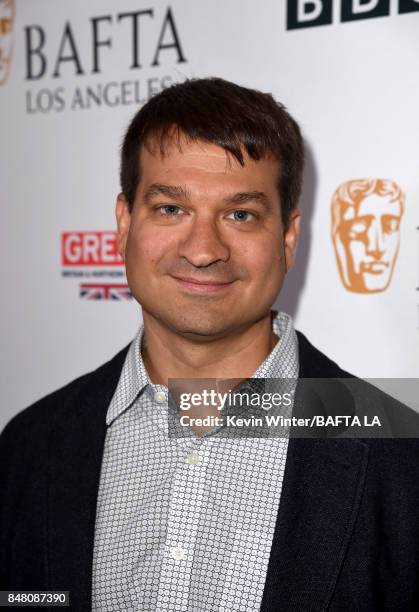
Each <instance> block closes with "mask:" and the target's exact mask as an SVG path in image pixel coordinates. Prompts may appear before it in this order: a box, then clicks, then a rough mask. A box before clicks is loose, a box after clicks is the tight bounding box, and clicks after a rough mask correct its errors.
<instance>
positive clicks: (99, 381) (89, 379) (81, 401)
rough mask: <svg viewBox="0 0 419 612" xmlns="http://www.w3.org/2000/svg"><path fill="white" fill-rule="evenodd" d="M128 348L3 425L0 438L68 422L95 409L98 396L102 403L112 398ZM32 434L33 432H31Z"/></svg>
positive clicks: (46, 396)
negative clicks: (85, 410) (77, 415)
mask: <svg viewBox="0 0 419 612" xmlns="http://www.w3.org/2000/svg"><path fill="white" fill-rule="evenodd" d="M128 348H129V345H127V346H125V347H124V348H123V349H121V350H120V351H119V352H118V353H117V354H116V355H115V356H114V357H112V358H111V359H110V360H109V361H107V362H106V363H104V364H102V365H101V366H99V367H98V368H96V369H95V370H93V371H91V372H88V373H86V374H83V375H82V376H79V377H77V378H76V379H74V380H72V381H71V382H69V383H67V384H66V385H64V386H63V387H60V388H59V389H56V390H55V391H53V392H51V393H49V394H48V395H45V396H44V397H42V398H40V399H39V400H37V401H36V402H34V403H33V404H31V405H30V406H28V407H27V408H25V409H24V410H22V411H21V412H19V413H18V414H16V415H15V416H14V417H13V418H12V419H11V420H10V421H9V422H8V423H7V425H6V427H5V428H4V430H3V432H2V433H1V437H2V438H5V437H9V436H11V435H13V436H14V434H17V433H18V432H25V431H26V432H27V431H28V430H31V431H32V433H33V434H34V433H35V432H36V431H38V432H41V431H42V430H45V429H49V428H50V427H51V424H52V423H53V422H54V421H57V420H58V421H59V420H60V419H66V418H71V417H72V416H75V413H77V412H78V411H79V410H83V409H84V408H85V407H86V405H89V406H93V407H94V405H95V398H97V397H98V395H100V396H101V398H102V403H103V399H107V397H109V401H110V399H111V398H112V394H113V392H114V390H115V388H116V385H117V383H118V380H119V376H120V373H121V370H122V366H123V363H124V359H125V357H126V354H127V351H128ZM34 430H35V432H34Z"/></svg>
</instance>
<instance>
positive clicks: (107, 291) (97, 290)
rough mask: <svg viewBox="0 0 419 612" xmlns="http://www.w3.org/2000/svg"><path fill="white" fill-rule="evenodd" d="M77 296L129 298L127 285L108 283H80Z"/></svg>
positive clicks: (100, 298)
mask: <svg viewBox="0 0 419 612" xmlns="http://www.w3.org/2000/svg"><path fill="white" fill-rule="evenodd" d="M79 296H80V297H81V298H83V299H84V300H131V299H132V293H131V291H130V288H129V287H128V285H121V284H109V283H82V284H81V285H80V293H79Z"/></svg>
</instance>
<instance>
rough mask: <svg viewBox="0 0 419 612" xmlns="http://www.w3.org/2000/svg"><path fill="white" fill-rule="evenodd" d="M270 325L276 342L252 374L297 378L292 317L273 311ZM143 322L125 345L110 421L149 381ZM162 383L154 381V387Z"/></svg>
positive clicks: (296, 351) (296, 353) (129, 404)
mask: <svg viewBox="0 0 419 612" xmlns="http://www.w3.org/2000/svg"><path fill="white" fill-rule="evenodd" d="M273 315H275V316H273V317H272V329H273V332H274V334H276V335H277V336H278V337H279V342H277V344H276V345H275V347H274V348H273V350H272V351H271V352H270V353H269V355H268V356H267V357H266V359H265V360H264V361H263V363H261V364H260V366H259V367H258V368H257V370H256V372H255V373H254V374H253V376H252V377H251V378H297V377H298V369H299V360H298V341H297V335H296V333H295V329H294V325H293V322H292V319H291V317H290V316H289V315H288V314H286V313H285V312H278V313H277V312H273ZM143 336H144V326H143V325H141V326H140V328H139V330H138V332H137V334H136V336H135V338H134V340H133V341H132V342H131V345H130V347H129V349H128V353H127V356H126V358H125V362H124V365H123V367H122V371H121V376H120V378H119V381H118V384H117V387H116V389H115V393H114V395H113V397H112V400H111V403H110V404H109V408H108V411H107V414H106V424H107V425H110V424H111V423H112V422H113V421H114V420H115V419H116V418H117V417H118V416H119V415H120V414H122V413H123V412H124V411H125V410H127V408H129V407H130V406H132V404H133V403H134V402H135V400H136V399H137V397H138V396H139V395H140V394H141V393H142V392H143V390H144V389H145V388H146V387H147V385H152V383H151V381H150V378H149V375H148V373H147V370H146V368H145V365H144V361H143V358H142V355H141V345H142V343H143ZM157 387H159V388H160V387H161V388H162V389H164V388H165V387H163V386H162V385H153V388H156V389H157Z"/></svg>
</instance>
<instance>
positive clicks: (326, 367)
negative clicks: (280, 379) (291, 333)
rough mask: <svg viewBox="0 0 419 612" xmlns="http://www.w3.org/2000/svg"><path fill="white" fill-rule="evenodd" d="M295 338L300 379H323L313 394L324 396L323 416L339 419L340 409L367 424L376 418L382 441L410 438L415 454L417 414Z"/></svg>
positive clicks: (300, 336)
mask: <svg viewBox="0 0 419 612" xmlns="http://www.w3.org/2000/svg"><path fill="white" fill-rule="evenodd" d="M297 338H298V345H299V354H300V378H301V379H324V380H323V381H321V382H319V383H317V384H316V392H317V393H320V394H321V392H322V393H323V400H324V402H323V406H325V407H326V414H330V415H332V416H335V415H336V414H338V415H339V414H340V413H341V412H342V408H343V409H344V414H346V412H347V413H348V414H360V415H361V416H362V418H363V419H365V420H366V421H367V422H368V420H369V419H370V420H371V419H372V418H373V417H374V416H377V417H378V418H379V419H380V422H382V433H383V434H384V435H383V438H384V439H387V440H388V439H394V440H396V439H406V438H412V445H411V447H412V448H413V449H415V452H416V453H417V452H418V448H419V414H418V413H417V412H416V411H414V410H413V409H412V408H409V407H408V406H406V405H405V404H403V403H401V402H400V401H399V400H397V399H395V398H394V397H392V396H390V395H388V394H387V393H385V392H384V391H383V390H381V389H379V388H378V387H377V386H375V385H374V384H371V382H369V381H368V380H365V379H362V378H358V377H357V376H355V375H354V374H351V373H349V372H347V371H346V370H343V369H342V368H341V367H340V366H339V365H338V364H337V363H335V362H334V361H332V359H330V358H329V357H328V356H327V355H325V354H324V353H322V352H321V351H320V350H319V349H317V348H316V347H315V346H313V345H312V344H311V342H309V340H308V339H307V338H306V336H304V334H302V333H301V332H298V331H297ZM345 410H346V412H345ZM357 410H360V412H357ZM361 421H362V419H361ZM364 422H365V421H364ZM384 432H385V433H384ZM408 446H409V445H408V444H406V445H405V448H406V449H407V448H408Z"/></svg>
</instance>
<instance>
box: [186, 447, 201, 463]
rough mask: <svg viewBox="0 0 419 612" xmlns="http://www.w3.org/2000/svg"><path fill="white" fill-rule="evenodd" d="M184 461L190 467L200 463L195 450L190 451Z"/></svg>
mask: <svg viewBox="0 0 419 612" xmlns="http://www.w3.org/2000/svg"><path fill="white" fill-rule="evenodd" d="M186 461H187V462H188V463H190V464H191V465H198V463H201V457H200V455H199V453H198V451H196V450H192V451H190V452H189V453H188V454H187V455H186Z"/></svg>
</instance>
